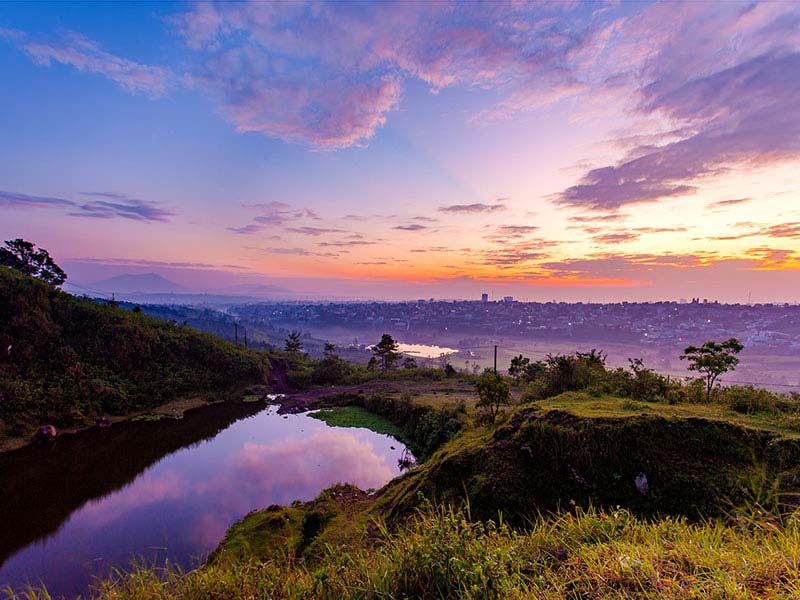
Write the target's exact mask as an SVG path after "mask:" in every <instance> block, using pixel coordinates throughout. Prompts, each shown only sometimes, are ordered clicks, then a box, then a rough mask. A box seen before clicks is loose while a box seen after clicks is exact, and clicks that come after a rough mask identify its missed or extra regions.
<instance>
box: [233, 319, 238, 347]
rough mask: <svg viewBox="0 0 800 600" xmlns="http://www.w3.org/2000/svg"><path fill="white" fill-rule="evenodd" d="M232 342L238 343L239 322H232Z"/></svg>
mask: <svg viewBox="0 0 800 600" xmlns="http://www.w3.org/2000/svg"><path fill="white" fill-rule="evenodd" d="M233 343H234V344H238V343H239V324H238V323H234V324H233Z"/></svg>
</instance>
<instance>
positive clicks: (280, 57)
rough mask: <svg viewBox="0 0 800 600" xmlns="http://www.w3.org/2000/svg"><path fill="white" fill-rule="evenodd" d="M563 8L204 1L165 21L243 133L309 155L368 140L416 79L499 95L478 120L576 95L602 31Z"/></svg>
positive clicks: (198, 80) (200, 79)
mask: <svg viewBox="0 0 800 600" xmlns="http://www.w3.org/2000/svg"><path fill="white" fill-rule="evenodd" d="M587 21H588V19H587V18H582V15H579V14H576V13H574V12H572V10H571V8H570V7H568V6H564V5H561V6H555V5H554V6H548V5H540V4H524V3H519V4H515V3H502V4H501V3H480V4H478V3H473V4H459V3H456V2H436V3H422V4H419V3H417V4H407V3H394V2H392V3H389V2H382V3H371V4H369V3H368V4H355V5H349V4H337V5H332V4H324V3H322V4H317V3H302V2H298V3H263V2H242V3H227V2H219V3H202V4H197V5H194V6H193V7H192V9H191V10H190V11H188V12H186V13H184V14H180V15H175V17H174V18H173V22H174V23H175V26H176V29H177V31H178V32H179V33H180V35H181V36H182V37H183V39H184V41H185V43H186V45H187V47H188V48H189V49H191V50H192V51H193V52H195V53H196V54H195V57H196V60H197V66H196V68H195V69H194V72H193V73H192V74H191V75H190V77H189V79H190V80H191V82H192V84H193V85H196V86H199V87H201V88H203V89H204V90H206V91H207V92H208V93H210V94H211V95H212V96H213V97H214V98H216V99H217V101H218V102H219V104H220V107H221V112H222V114H223V115H224V116H225V117H226V119H228V120H229V121H230V122H231V123H232V124H233V125H234V126H235V127H236V129H237V131H242V132H257V133H261V134H264V135H267V136H270V137H275V138H278V139H281V140H284V141H287V142H291V143H302V144H306V145H309V146H311V147H314V148H317V149H324V150H330V149H337V148H344V147H348V146H354V145H360V144H363V143H364V142H365V141H367V140H369V139H370V138H371V137H372V136H374V134H375V132H376V131H377V130H378V129H379V128H380V127H381V126H382V125H384V123H385V122H386V119H387V115H388V114H389V113H390V112H391V111H392V110H394V109H395V108H396V107H397V106H398V104H399V102H400V100H401V97H402V90H403V87H404V83H405V82H406V81H409V80H419V81H422V82H424V83H426V84H427V85H428V86H429V87H430V89H431V91H432V92H434V93H436V92H438V91H439V90H441V89H443V88H447V87H453V86H460V87H465V88H481V89H489V88H493V89H503V90H504V93H505V94H506V95H507V96H508V98H507V100H506V101H504V102H503V103H501V105H500V106H499V107H498V108H497V110H496V111H494V112H493V113H492V114H489V113H487V114H485V115H481V117H480V118H481V119H483V120H492V119H496V118H503V117H505V116H508V115H509V114H511V113H514V112H517V111H520V110H529V109H531V108H535V107H537V106H541V105H542V104H545V103H549V102H553V101H556V100H558V99H559V98H561V97H564V96H572V95H575V94H576V93H579V92H580V91H582V90H583V89H584V87H585V85H584V84H583V83H582V82H580V81H578V79H577V78H576V76H575V75H574V74H573V72H572V71H573V67H574V65H575V64H580V63H582V62H585V60H586V56H587V53H588V54H591V51H592V49H593V48H594V47H595V46H596V39H597V38H598V36H601V37H602V35H603V31H604V27H602V26H596V25H591V24H589V23H588V22H587Z"/></svg>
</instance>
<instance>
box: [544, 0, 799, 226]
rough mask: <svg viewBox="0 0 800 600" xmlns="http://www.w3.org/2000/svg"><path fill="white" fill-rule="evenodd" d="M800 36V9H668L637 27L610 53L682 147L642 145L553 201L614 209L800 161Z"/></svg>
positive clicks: (642, 107)
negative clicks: (736, 173)
mask: <svg viewBox="0 0 800 600" xmlns="http://www.w3.org/2000/svg"><path fill="white" fill-rule="evenodd" d="M664 22H670V24H671V25H670V27H668V28H666V27H663V23H664ZM799 31H800V8H798V5H797V4H795V3H787V4H747V5H742V4H733V3H725V4H719V3H702V4H701V3H686V4H680V5H675V4H673V3H669V4H664V3H662V4H657V5H654V6H652V7H650V8H648V9H646V10H645V11H643V12H642V13H641V14H640V15H637V16H636V17H634V18H633V19H631V20H630V22H629V23H626V24H625V25H624V26H622V28H621V31H620V39H619V40H617V41H615V42H614V43H612V44H611V46H610V48H609V53H610V54H611V55H612V57H613V58H612V62H615V61H616V64H615V66H617V67H618V68H620V69H627V70H629V71H632V72H633V73H635V77H633V78H632V79H631V80H632V81H638V82H641V83H640V84H639V85H638V87H637V88H636V89H634V90H632V93H633V94H634V95H635V96H636V97H638V104H637V106H636V108H635V110H636V111H637V112H638V113H639V114H640V115H642V116H659V117H662V118H666V119H668V120H669V121H670V122H671V123H672V124H674V125H675V127H674V128H673V134H677V135H678V139H675V140H673V141H669V142H667V143H664V144H662V145H659V146H639V147H636V148H634V149H633V150H632V151H631V152H630V153H629V155H628V156H627V157H626V158H624V159H623V160H622V161H620V162H619V163H618V164H616V165H613V166H606V167H602V168H598V169H593V170H591V171H589V172H588V173H586V175H584V176H583V177H582V178H581V180H580V181H579V182H578V183H577V184H576V185H574V186H572V187H569V188H567V189H566V190H564V191H563V192H561V193H560V194H557V195H556V196H555V197H554V198H553V200H554V201H555V202H556V203H557V204H560V205H564V206H574V207H581V208H589V209H591V210H600V211H615V210H617V209H619V208H620V207H622V206H625V205H628V204H635V203H640V202H653V201H657V200H660V199H663V198H670V197H678V196H686V195H690V194H693V193H695V192H696V191H697V189H698V185H699V182H700V180H702V179H703V178H705V177H708V176H719V175H721V174H724V173H725V172H727V171H728V170H731V169H734V168H736V167H738V166H741V165H748V164H764V163H767V162H776V161H782V160H788V159H792V158H796V157H798V156H800V102H798V97H800V33H798V32H799Z"/></svg>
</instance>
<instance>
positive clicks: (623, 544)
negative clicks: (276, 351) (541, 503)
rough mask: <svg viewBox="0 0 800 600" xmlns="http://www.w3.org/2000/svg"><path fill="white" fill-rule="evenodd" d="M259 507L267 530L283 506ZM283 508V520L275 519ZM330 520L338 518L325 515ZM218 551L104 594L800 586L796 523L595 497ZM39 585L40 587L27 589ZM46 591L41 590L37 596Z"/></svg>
mask: <svg viewBox="0 0 800 600" xmlns="http://www.w3.org/2000/svg"><path fill="white" fill-rule="evenodd" d="M273 513H275V514H273V515H272V516H271V517H270V516H266V515H263V514H262V515H261V517H262V520H261V521H260V525H261V526H262V527H263V528H264V530H265V531H274V529H273V528H274V527H275V526H276V525H277V527H278V529H280V527H281V525H280V519H281V518H280V517H276V516H275V515H277V511H273ZM275 518H277V519H278V521H277V522H276V521H275V520H274V519H275ZM329 528H330V525H329ZM299 558H300V557H298V556H296V555H283V556H274V557H273V558H271V559H270V560H235V561H222V560H215V561H212V563H211V564H210V565H209V566H207V567H205V568H202V569H199V570H196V571H192V572H190V573H181V572H179V571H176V570H172V569H166V570H162V569H151V568H140V569H137V570H136V571H135V572H134V573H133V574H131V575H130V576H128V577H126V578H123V579H122V580H120V581H115V582H110V581H109V582H102V583H101V585H100V588H99V589H98V591H97V593H96V597H98V598H100V597H102V598H104V599H106V600H122V599H128V598H141V599H149V598H152V599H159V600H195V599H200V598H232V599H235V598H242V599H244V598H262V597H263V598H271V599H275V600H283V599H286V600H288V599H298V598H316V599H318V600H328V599H330V600H333V599H337V600H338V599H344V600H355V599H359V600H363V599H375V600H378V599H382V598H440V599H447V600H449V599H452V600H456V599H459V600H460V599H467V600H471V599H475V600H477V599H481V600H501V599H502V600H507V599H511V600H514V599H523V598H537V599H541V600H563V599H564V598H603V599H611V600H623V599H625V600H627V599H634V598H653V599H655V598H659V599H666V600H679V599H681V600H682V599H685V598H720V599H721V598H726V599H732V600H744V599H751V598H758V599H765V600H766V599H787V600H788V599H790V598H797V597H798V596H799V595H800V570H799V569H798V562H799V561H800V526H798V523H797V520H796V519H791V520H789V521H788V522H787V523H785V524H782V525H781V526H780V527H774V526H759V525H753V526H747V527H742V526H736V525H731V524H727V525H726V524H723V523H720V522H714V521H707V522H703V523H700V524H693V523H690V522H687V521H686V520H685V519H683V518H672V517H665V518H663V519H660V520H658V521H655V522H650V521H643V520H640V519H638V518H637V517H635V516H634V515H632V514H631V513H629V512H628V511H625V510H615V511H613V512H605V511H600V510H595V509H588V510H580V511H574V512H564V513H555V514H551V515H543V516H539V517H535V518H533V519H532V520H531V521H530V522H529V524H528V527H527V528H526V529H525V530H524V531H517V530H514V529H512V528H510V527H509V526H508V525H507V524H505V523H502V522H497V521H485V522H480V521H474V520H473V519H472V518H471V517H470V513H469V510H468V508H465V509H461V510H456V509H453V508H448V507H435V506H431V505H427V506H426V507H424V509H423V510H422V511H420V512H419V513H417V514H416V515H415V516H413V517H412V518H411V519H410V520H409V521H408V522H407V523H406V524H405V525H404V526H403V527H402V528H400V529H399V530H397V531H396V532H394V533H389V532H388V531H387V530H386V528H384V527H382V526H381V525H380V523H379V522H375V523H374V527H373V528H372V533H371V535H369V536H364V537H362V538H358V539H356V538H350V539H348V540H347V543H346V544H343V545H340V544H330V545H328V546H326V547H325V548H323V549H321V550H320V554H319V555H318V556H317V557H316V558H314V560H312V561H309V560H307V559H306V560H303V559H300V560H298V559H299ZM31 596H32V597H33V596H34V595H33V594H32V595H31ZM41 597H42V598H44V596H43V595H42V596H41Z"/></svg>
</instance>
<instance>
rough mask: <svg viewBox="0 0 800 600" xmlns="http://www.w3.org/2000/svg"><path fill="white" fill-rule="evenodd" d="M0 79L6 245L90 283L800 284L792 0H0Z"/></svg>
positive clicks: (432, 292) (755, 290) (787, 297)
mask: <svg viewBox="0 0 800 600" xmlns="http://www.w3.org/2000/svg"><path fill="white" fill-rule="evenodd" d="M0 72H1V73H2V80H3V88H4V89H5V92H6V93H3V94H1V95H0V107H2V110H0V127H1V128H2V131H3V132H4V136H3V137H4V140H5V144H4V145H3V149H2V151H0V234H1V235H2V236H3V237H2V239H10V238H12V237H23V238H25V239H29V240H32V241H34V242H36V243H38V244H40V245H42V246H44V247H46V248H48V250H49V251H50V252H51V254H52V255H53V256H54V257H55V258H56V259H57V260H58V262H59V263H60V264H62V265H63V266H64V268H65V269H66V270H67V272H68V274H69V276H70V281H74V282H76V284H80V285H84V286H86V287H87V288H88V289H91V284H92V283H93V282H96V281H98V280H101V279H104V278H107V277H110V276H112V275H118V274H122V273H151V272H153V273H159V274H162V275H164V276H165V277H167V278H169V279H170V280H172V281H175V282H177V283H179V284H181V285H183V286H186V287H187V288H191V289H194V290H205V291H207V290H215V289H222V288H224V287H225V286H231V285H235V284H242V283H250V284H252V283H261V284H275V285H280V286H282V287H284V288H286V289H288V290H291V291H292V292H294V293H297V294H299V295H307V294H312V293H313V294H317V295H320V296H323V297H333V296H338V297H360V298H417V297H426V298H427V297H437V298H465V297H466V298H477V297H478V296H479V295H480V293H481V292H491V293H493V294H495V295H496V296H502V295H504V294H513V295H514V296H519V297H522V298H529V299H531V300H550V299H556V300H584V301H585V300H604V301H606V300H621V299H631V300H652V299H671V300H674V299H678V298H679V297H692V296H698V295H702V296H707V297H709V298H716V299H719V300H725V301H732V302H744V301H747V299H748V297H750V298H751V299H752V301H754V302H763V301H791V302H795V301H797V299H798V294H800V5H798V4H797V3H791V2H775V3H739V2H725V3H709V2H702V3H701V2H693V3H673V2H661V3H660V2H655V3H615V2H609V3H602V2H591V3H583V2H575V3H570V2H564V3H552V4H544V3H541V4H540V3H535V4H525V3H485V4H484V3H458V2H455V3H448V2H431V3H424V2H423V3H417V2H413V3H406V2H380V3H361V2H357V3H348V2H337V3H304V2H280V3H270V2H252V3H251V2H242V3H228V2H221V3H201V4H192V3H174V4H173V3H132V4H124V5H123V4H115V3H86V4H70V5H58V6H56V5H52V4H9V5H6V6H5V7H4V8H3V10H2V11H0ZM748 295H749V296H748Z"/></svg>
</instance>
